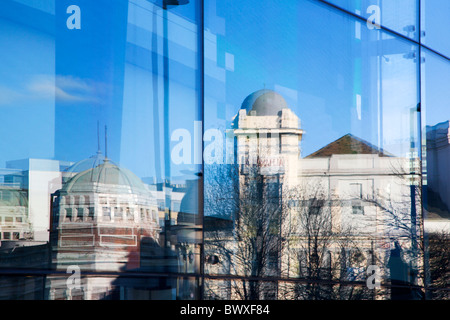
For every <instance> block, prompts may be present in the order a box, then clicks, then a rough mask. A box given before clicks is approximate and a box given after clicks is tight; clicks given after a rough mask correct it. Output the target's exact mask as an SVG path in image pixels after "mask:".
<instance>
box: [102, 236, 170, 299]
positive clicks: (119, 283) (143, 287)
mask: <svg viewBox="0 0 450 320" xmlns="http://www.w3.org/2000/svg"><path fill="white" fill-rule="evenodd" d="M140 249H141V250H140V252H132V253H130V254H129V263H127V264H126V265H125V266H124V267H123V268H122V269H121V273H122V275H120V276H118V277H117V278H116V279H115V280H114V281H113V282H112V287H113V288H112V290H111V291H110V292H109V293H108V294H107V295H106V296H105V297H104V298H103V299H102V300H173V299H174V298H175V292H176V288H177V281H176V280H177V279H176V278H175V277H172V276H170V275H171V274H176V273H177V272H178V258H177V254H176V252H175V251H174V250H171V249H170V248H163V247H161V246H160V245H159V244H158V243H157V242H156V241H155V240H154V239H152V238H143V239H142V240H141V243H140ZM137 262H138V266H137V267H134V266H136V263H137ZM130 266H133V267H132V268H130Z"/></svg>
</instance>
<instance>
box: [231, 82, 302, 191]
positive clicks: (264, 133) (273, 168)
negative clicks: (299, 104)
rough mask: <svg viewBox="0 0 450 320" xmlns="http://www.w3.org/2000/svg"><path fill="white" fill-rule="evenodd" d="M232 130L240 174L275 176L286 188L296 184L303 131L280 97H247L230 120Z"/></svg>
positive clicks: (269, 92) (272, 93)
mask: <svg viewBox="0 0 450 320" xmlns="http://www.w3.org/2000/svg"><path fill="white" fill-rule="evenodd" d="M233 129H234V134H235V136H236V142H237V152H236V157H237V163H238V164H239V165H240V166H241V174H244V175H248V174H250V173H251V172H254V173H255V172H256V173H257V174H258V175H262V176H264V177H267V178H268V177H271V176H272V177H274V176H277V177H278V178H279V179H281V180H282V183H283V184H284V185H289V186H292V185H293V184H295V183H296V182H297V172H298V165H299V158H300V141H301V138H302V135H303V130H301V129H300V120H299V118H298V117H297V116H296V115H295V113H294V112H293V111H292V110H291V109H290V108H289V107H288V105H287V103H286V100H285V99H284V98H283V97H282V96H281V95H280V94H278V93H277V92H275V91H272V90H267V89H264V90H259V91H256V92H254V93H252V94H251V95H249V96H248V97H247V98H246V99H245V100H244V102H243V103H242V106H241V109H240V110H239V113H238V114H237V115H236V117H235V119H234V120H233ZM253 169H254V170H253Z"/></svg>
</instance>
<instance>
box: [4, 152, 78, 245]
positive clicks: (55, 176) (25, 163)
mask: <svg viewBox="0 0 450 320" xmlns="http://www.w3.org/2000/svg"><path fill="white" fill-rule="evenodd" d="M71 164H72V163H71V162H65V161H58V160H47V159H23V160H14V161H8V162H7V163H6V165H7V168H8V169H9V170H15V171H17V172H20V173H21V179H20V180H19V179H17V181H16V182H15V184H16V185H17V186H20V188H21V189H23V190H27V201H28V221H29V223H30V228H31V232H32V239H33V240H35V241H45V242H46V241H48V240H49V234H48V230H49V228H50V225H49V222H50V206H51V204H50V195H51V194H52V193H53V192H55V191H56V190H58V189H60V188H61V177H62V172H63V171H64V170H65V169H66V168H67V167H68V166H70V165H71Z"/></svg>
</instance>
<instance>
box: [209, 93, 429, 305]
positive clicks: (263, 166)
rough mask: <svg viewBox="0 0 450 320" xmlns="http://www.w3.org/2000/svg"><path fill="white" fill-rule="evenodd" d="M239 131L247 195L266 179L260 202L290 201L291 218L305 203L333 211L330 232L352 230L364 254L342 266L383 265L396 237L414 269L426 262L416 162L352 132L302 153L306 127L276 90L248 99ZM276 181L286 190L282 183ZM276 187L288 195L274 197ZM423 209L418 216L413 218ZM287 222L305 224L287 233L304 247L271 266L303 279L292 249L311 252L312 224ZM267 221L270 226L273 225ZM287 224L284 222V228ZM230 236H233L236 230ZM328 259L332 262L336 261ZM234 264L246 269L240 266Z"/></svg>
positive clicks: (239, 155)
mask: <svg viewBox="0 0 450 320" xmlns="http://www.w3.org/2000/svg"><path fill="white" fill-rule="evenodd" d="M233 128H234V134H235V137H236V138H235V142H236V146H235V148H236V150H237V152H236V157H237V163H238V164H239V178H238V179H239V182H238V185H239V190H240V191H239V192H240V194H241V197H242V195H243V194H245V192H247V190H248V188H252V186H253V185H255V186H256V185H257V183H260V182H261V181H262V186H260V187H259V190H260V191H258V189H256V190H257V192H259V193H260V202H261V203H262V202H264V201H266V200H265V199H268V200H269V201H270V199H272V198H276V199H278V201H279V202H278V204H279V205H281V204H286V203H288V202H289V203H290V206H289V209H287V210H292V216H293V215H294V214H295V213H299V212H301V211H302V207H303V208H309V207H311V204H312V203H315V204H314V205H317V203H320V206H321V207H320V208H318V212H320V210H327V211H328V212H329V220H330V221H326V222H325V223H329V224H330V229H329V232H332V233H334V234H336V235H339V234H340V233H341V234H343V232H344V230H345V232H346V234H345V236H346V237H349V236H350V237H351V241H350V240H349V239H345V240H346V241H347V242H348V243H349V244H350V242H351V245H352V246H353V247H357V248H358V250H360V251H361V252H362V254H363V256H364V259H362V260H360V261H359V262H358V264H357V265H350V264H349V265H346V266H345V268H344V267H342V265H341V267H342V268H343V270H358V272H359V273H362V274H364V272H365V268H367V266H368V265H369V264H371V263H374V262H373V261H375V260H372V259H374V258H373V257H375V256H376V257H377V258H376V259H377V261H378V264H379V265H380V266H387V265H388V263H387V262H388V261H389V257H390V253H391V249H392V248H394V240H395V241H397V242H396V243H397V244H398V245H399V247H398V248H401V250H403V251H402V252H409V253H411V254H410V255H408V256H405V258H406V261H407V263H408V266H409V267H410V268H414V269H416V270H417V268H419V267H420V265H421V260H420V258H417V254H418V252H417V251H416V250H417V248H418V247H417V243H416V242H415V241H416V238H415V237H416V236H418V237H420V232H422V230H421V226H420V223H419V222H418V221H420V217H419V216H420V211H419V210H418V209H417V208H416V207H414V208H412V207H411V204H412V203H413V204H414V203H416V201H417V199H416V197H417V195H416V194H411V184H412V183H411V182H412V180H411V179H410V176H409V173H410V170H409V169H410V166H411V159H406V158H400V157H395V156H393V155H390V154H388V153H386V152H382V151H381V150H379V149H378V148H376V147H375V146H373V145H371V144H370V143H368V142H367V141H364V140H362V139H359V138H358V137H355V136H353V135H350V134H348V135H345V136H343V137H341V138H340V139H338V140H336V141H334V142H332V143H330V144H328V145H327V146H325V147H323V148H321V149H320V150H318V151H317V152H315V153H313V154H311V155H309V156H307V157H305V158H301V157H300V154H301V146H300V141H301V138H302V135H303V131H302V130H301V128H300V121H299V118H298V117H297V116H296V115H295V114H294V113H293V112H292V110H290V109H289V107H288V106H287V103H286V102H285V100H284V99H283V98H282V97H281V96H280V95H279V94H277V93H275V92H273V91H270V90H261V91H257V92H255V93H253V94H251V95H250V96H249V97H248V98H247V99H245V100H244V103H243V105H242V108H241V110H239V113H238V115H237V116H236V117H235V119H234V121H233ZM414 161H415V160H414ZM414 161H413V162H414ZM252 175H253V176H252ZM258 181H259V182H258ZM277 183H279V184H280V185H279V187H276V186H277ZM270 186H272V189H273V190H272V191H270V188H269V187H270ZM274 186H275V187H274ZM270 192H281V193H280V194H275V195H271V194H269V193H270ZM245 196H247V195H245ZM318 200H320V201H318ZM287 201H288V202H287ZM241 205H242V203H241ZM244 205H245V204H244ZM258 205H260V204H258ZM269 210H270V207H268V206H266V205H264V207H263V210H261V214H269ZM308 211H309V212H312V211H313V210H311V209H308ZM416 211H417V218H416V219H415V221H413V222H411V220H412V219H411V217H412V215H413V213H416ZM216 214H219V213H216ZM240 214H241V215H242V211H240V212H239V213H237V216H238V219H239V215H240ZM311 214H314V213H311ZM394 215H396V216H394ZM399 221H401V222H400V223H399ZM284 223H290V224H292V223H298V226H293V228H292V229H290V230H294V231H290V234H289V235H288V237H290V238H292V239H296V243H297V244H296V245H293V246H291V247H289V248H288V249H287V250H283V251H282V252H280V253H279V257H278V260H277V259H276V258H275V259H273V261H274V263H272V265H274V266H275V268H277V269H278V270H279V272H281V273H283V274H278V275H281V276H286V277H299V273H298V272H299V271H298V270H299V268H300V269H301V268H302V266H301V263H300V262H299V260H298V256H299V254H292V252H294V251H295V250H304V246H302V241H307V239H306V238H304V236H303V234H304V232H303V231H304V230H305V229H302V228H305V224H304V221H298V220H297V222H295V218H290V220H288V221H286V222H284ZM267 225H269V226H270V224H269V223H268V224H267ZM310 227H312V226H310ZM286 229H287V228H283V227H279V230H280V231H281V230H283V232H284V230H286ZM302 230H303V231H302ZM302 232H303V233H302ZM224 234H225V233H224ZM284 235H285V234H284ZM284 235H283V234H282V235H280V236H284ZM227 237H229V238H228V240H231V241H234V240H232V235H231V234H228V236H227ZM205 241H207V239H206V238H205ZM230 245H231V246H233V245H236V244H233V243H232V244H230ZM302 247H303V249H300V248H302ZM350 249H351V248H350V247H349V248H348V250H350ZM230 250H231V251H232V249H231V247H230ZM327 250H329V252H330V254H331V255H330V259H335V257H337V256H338V255H341V254H342V248H338V247H335V248H334V247H332V246H331V247H329V248H327ZM346 250H347V249H346ZM211 254H214V253H213V252H211ZM269 255H270V253H269ZM233 258H234V257H233V256H230V257H228V258H226V257H219V261H220V260H222V261H223V260H227V262H223V264H222V265H220V264H217V265H216V266H215V267H211V268H212V269H211V270H216V271H217V272H220V271H219V270H220V268H221V267H222V268H223V266H224V264H231V265H233ZM268 259H271V257H268ZM324 261H325V260H324ZM324 263H325V262H324ZM327 263H329V264H330V265H331V261H330V260H328V262H327ZM269 265H270V264H269ZM321 267H322V266H321ZM214 268H215V269H214ZM235 268H236V270H239V267H236V266H235ZM228 269H230V267H228ZM231 269H232V268H231ZM286 270H289V271H286ZM361 270H362V271H361ZM211 272H213V273H214V271H211ZM226 272H229V271H226ZM346 272H347V271H346ZM382 272H383V275H384V276H386V279H389V270H388V269H384V270H382ZM237 273H238V274H239V271H238V272H237ZM284 273H286V274H284ZM349 277H350V276H349ZM364 279H365V277H364ZM359 280H361V278H359ZM391 280H393V279H391ZM409 281H410V282H411V283H416V281H417V279H415V278H413V277H411V278H410V279H409ZM217 289H218V288H217ZM228 297H230V296H228Z"/></svg>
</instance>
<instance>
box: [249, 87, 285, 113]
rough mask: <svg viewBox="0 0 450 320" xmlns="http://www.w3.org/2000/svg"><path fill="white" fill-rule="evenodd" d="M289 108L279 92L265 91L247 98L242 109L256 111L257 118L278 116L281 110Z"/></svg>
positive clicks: (257, 92)
mask: <svg viewBox="0 0 450 320" xmlns="http://www.w3.org/2000/svg"><path fill="white" fill-rule="evenodd" d="M286 108H288V105H287V103H286V100H285V99H284V98H283V97H282V96H281V95H280V94H278V93H277V92H275V91H272V90H268V89H263V90H259V91H256V92H254V93H252V94H251V95H249V96H248V97H247V98H245V100H244V102H243V103H242V106H241V109H246V110H247V112H248V113H249V112H250V111H255V112H256V115H257V116H277V115H278V114H279V113H280V112H281V110H283V109H286Z"/></svg>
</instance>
